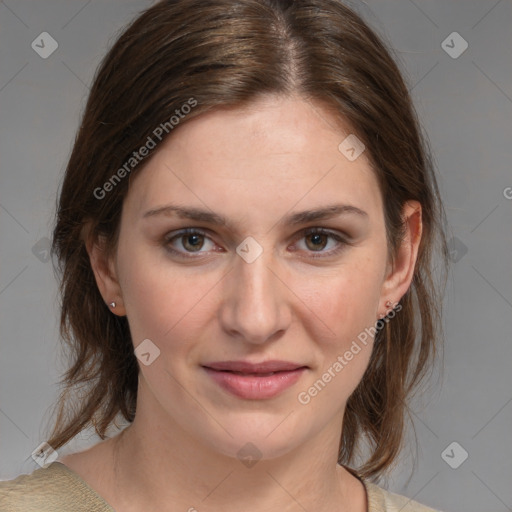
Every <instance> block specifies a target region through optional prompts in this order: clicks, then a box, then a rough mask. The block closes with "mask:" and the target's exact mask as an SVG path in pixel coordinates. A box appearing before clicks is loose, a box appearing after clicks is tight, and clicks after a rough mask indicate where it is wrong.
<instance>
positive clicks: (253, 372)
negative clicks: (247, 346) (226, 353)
mask: <svg viewBox="0 0 512 512" xmlns="http://www.w3.org/2000/svg"><path fill="white" fill-rule="evenodd" d="M202 367H203V368H204V370H205V371H206V373H207V374H208V375H209V376H210V377H211V378H212V379H213V380H214V382H216V383H217V384H218V385H219V386H220V387H221V388H222V389H223V390H224V391H227V392H229V393H230V394H232V395H234V396H236V397H238V398H244V399H247V400H262V399H268V398H273V397H274V396H277V395H278V394H280V393H281V392H283V391H284V390H285V389H287V388H289V387H290V386H292V385H293V384H295V383H296V382H297V381H298V380H299V379H300V377H301V375H302V374H303V373H304V372H305V371H306V370H307V369H308V366H305V365H300V364H296V363H291V362H288V361H266V362H263V363H249V362H247V361H221V362H215V363H209V364H208V365H203V366H202Z"/></svg>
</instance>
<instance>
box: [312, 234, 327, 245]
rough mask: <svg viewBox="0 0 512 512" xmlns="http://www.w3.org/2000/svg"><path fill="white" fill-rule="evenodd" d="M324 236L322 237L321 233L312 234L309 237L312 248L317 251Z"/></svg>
mask: <svg viewBox="0 0 512 512" xmlns="http://www.w3.org/2000/svg"><path fill="white" fill-rule="evenodd" d="M325 236H326V235H323V234H322V233H313V234H312V235H310V237H311V240H312V241H313V246H314V247H316V248H317V249H318V248H319V247H320V246H321V245H322V238H323V237H325ZM319 244H320V245H319Z"/></svg>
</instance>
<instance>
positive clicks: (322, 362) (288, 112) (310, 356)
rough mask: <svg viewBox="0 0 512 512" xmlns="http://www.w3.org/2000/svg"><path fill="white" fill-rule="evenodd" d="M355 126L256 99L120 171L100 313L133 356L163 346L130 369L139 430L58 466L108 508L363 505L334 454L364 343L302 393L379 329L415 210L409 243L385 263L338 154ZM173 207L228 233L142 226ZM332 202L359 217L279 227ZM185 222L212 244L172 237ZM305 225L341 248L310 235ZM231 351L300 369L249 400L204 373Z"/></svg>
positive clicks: (400, 278)
mask: <svg viewBox="0 0 512 512" xmlns="http://www.w3.org/2000/svg"><path fill="white" fill-rule="evenodd" d="M350 133H351V131H350V129H349V127H344V126H341V127H340V124H339V123H337V122H336V121H335V120H334V118H332V117H330V115H329V113H328V112H327V111H325V110H322V108H321V107H320V106H319V105H313V104H312V103H310V102H309V101H306V100H304V99H302V98H300V97H286V98H283V97H276V96H268V97H264V98H260V99H258V100H257V101H256V102H253V103H252V104H251V105H250V106H249V107H245V108H244V109H240V108H237V109H229V110H227V109H224V110H216V111H213V112H210V113H208V114H205V115H203V116H200V117H198V118H196V119H193V120H190V121H189V122H187V123H185V124H183V125H182V126H180V127H179V129H177V130H176V131H175V132H173V135H172V137H170V138H169V139H167V140H166V141H164V142H163V143H162V144H161V147H160V148H159V150H158V151H157V153H156V154H155V155H154V156H153V158H152V159H151V160H150V161H149V162H148V163H147V165H146V166H145V168H144V169H143V170H142V171H141V172H139V173H138V174H136V175H134V176H133V177H132V179H131V184H130V189H129V193H128V195H127V197H126V199H125V202H124V205H123V210H122V218H121V230H120V237H119V245H118V248H117V249H118V250H117V252H116V253H115V255H114V256H113V257H111V258H107V257H106V255H105V253H104V251H103V250H102V246H101V244H100V243H93V242H92V241H89V243H88V246H87V247H88V251H89V255H90V259H91V265H92V267H93V270H94V273H95V276H96V281H97V284H98V287H99V290H100V292H101V294H102V296H103V298H104V300H105V302H106V304H108V303H110V302H112V301H115V302H116V304H117V305H116V308H115V309H114V310H112V311H113V313H114V314H117V315H126V316H127V318H128V321H129V325H130V330H131V334H132V338H133V340H134V346H135V347H136V346H138V345H139V344H140V343H141V342H142V340H144V339H150V340H151V341H152V342H153V343H154V344H155V345H156V346H157V347H158V348H159V350H160V356H159V357H158V358H156V359H155V360H154V361H153V362H152V363H151V364H150V365H149V366H145V365H143V364H139V366H140V372H139V388H138V401H137V413H136V418H135V420H134V422H133V423H132V424H131V425H130V426H129V427H128V428H127V429H126V430H124V431H123V433H121V434H120V435H117V436H116V437H114V438H111V439H109V440H107V441H103V442H101V443H98V444H97V445H95V446H93V447H92V448H90V449H89V450H86V451H84V452H80V453H76V454H71V455H68V456H67V457H65V458H64V459H62V462H63V463H65V464H67V465H68V466H69V467H70V468H71V469H74V470H75V471H76V472H77V473H78V474H80V475H81V476H82V477H83V478H84V479H85V480H86V481H87V482H88V483H89V485H91V487H93V489H95V490H96V491H97V492H98V493H99V494H100V495H102V496H103V497H104V498H105V499H106V500H107V502H108V503H110V504H111V505H112V506H113V507H114V508H115V509H116V512H121V511H140V510H163V511H167V510H169V511H170V510H183V511H186V510H190V511H191V510H194V509H192V507H194V508H195V509H197V510H198V511H199V512H201V511H218V510H223V511H226V512H232V511H239V510H251V512H260V511H261V512H263V511H266V512H273V511H276V512H277V511H279V512H282V511H299V510H300V511H302V510H304V509H306V510H315V511H327V510H330V511H332V510H337V511H340V512H344V511H347V512H348V511H349V510H350V511H351V512H363V511H365V510H366V507H367V503H366V495H365V492H364V487H363V486H362V484H361V483H360V481H359V480H358V479H356V478H355V477H353V476H352V475H351V474H350V473H349V472H348V471H347V470H346V469H344V468H343V467H342V466H340V465H338V464H337V448H338V443H339V436H340V432H341V428H342V420H343V412H344V409H345V404H346V401H347V399H348V398H349V396H350V394H351V393H352V392H353V390H354V389H355V388H356V386H357V384H358V383H359V381H360V380H361V378H362V376H363V373H364V371H365V369H366V367H367V365H368V361H369V357H370V354H371V349H372V342H373V340H372V339H371V338H370V339H369V342H368V343H367V345H366V346H364V345H362V344H361V343H360V344H359V345H360V346H361V350H360V352H359V353H358V354H357V355H355V356H354V357H353V359H352V360H351V361H350V362H349V363H348V364H347V365H346V366H345V367H344V368H343V370H342V371H340V372H339V373H336V376H335V377H334V378H332V379H331V381H330V382H329V383H328V384H327V385H326V386H325V387H324V388H323V389H322V390H321V391H320V392H319V393H318V394H317V395H316V396H314V397H313V398H312V399H311V401H310V402H309V403H308V404H301V403H300V402H299V401H298V399H297V396H298V394H299V393H300V392H302V391H307V390H308V388H310V387H311V386H312V385H313V383H315V382H316V381H317V380H318V379H321V378H322V375H323V374H324V373H325V372H326V371H327V369H328V368H329V367H332V365H333V363H334V362H335V361H336V360H337V357H338V356H339V355H343V354H344V353H345V352H346V351H347V350H349V349H350V346H351V343H352V342H353V341H354V340H356V339H357V335H358V334H359V333H361V332H363V331H364V329H365V328H368V327H371V326H374V325H375V322H376V320H377V319H378V318H380V317H381V316H382V315H384V314H385V313H386V311H387V310H388V308H387V307H386V305H385V303H386V301H388V300H391V302H392V303H393V304H395V303H396V302H398V301H399V300H400V298H401V297H402V296H403V294H404V293H405V292H406V291H407V289H408V288H409V286H410V283H411V280H412V277H413V271H414V265H415V262H416V258H417V250H418V245H419V241H420V237H421V207H420V204H419V203H417V202H410V203H407V204H406V206H405V208H404V219H405V221H406V226H407V236H406V239H405V240H404V243H403V244H402V246H401V248H400V250H399V252H398V254H397V258H396V262H395V265H394V267H392V266H391V265H390V264H389V262H388V261H387V260H386V254H387V253H386V238H385V229H384V215H383V200H382V197H381V194H380V191H379V188H378V185H377V180H376V178H375V175H374V174H373V171H372V170H371V168H370V164H369V161H368V159H367V158H366V152H364V153H363V154H362V155H361V156H360V157H358V158H357V159H356V160H355V161H353V162H351V161H349V160H348V159H347V158H346V157H345V156H344V155H343V154H342V153H341V152H340V151H339V150H338V145H339V144H340V142H341V141H343V140H344V139H345V137H346V136H347V135H348V134H350ZM169 203H179V205H180V206H187V207H196V208H202V209H205V210H207V211H213V212H215V213H217V214H220V215H223V216H225V217H226V218H227V220H228V221H229V222H230V223H231V224H232V226H231V227H230V229H228V228H227V227H226V226H225V225H212V224H209V223H206V222H200V221H193V220H189V219H181V218H179V217H176V216H172V215H167V216H166V215H154V216H150V217H149V218H143V215H144V213H145V212H147V211H148V210H151V209H155V208H158V207H161V206H164V205H167V204H169ZM338 203H343V204H350V205H354V206H357V207H358V208H360V209H362V210H364V211H365V212H366V213H367V216H366V217H365V216H358V215H355V214H345V215H338V216H335V217H333V218H330V219H326V220H317V221H313V222H308V223H305V224H304V223H303V224H299V225H290V224H289V223H285V224H281V223H280V221H281V220H282V219H283V218H284V217H285V216H286V215H288V214H290V213H296V212H299V211H303V210H309V209H316V208H321V207H325V206H326V205H330V204H338ZM184 228H200V229H202V230H205V231H206V232H207V236H205V237H202V236H199V238H194V237H192V238H191V237H190V236H188V238H187V237H186V236H185V237H179V236H177V237H176V236H175V235H176V233H177V232H178V231H179V230H181V229H184ZM307 228H324V229H326V230H329V231H330V232H332V233H333V234H335V235H336V234H337V235H339V236H341V237H345V238H346V237H349V238H346V239H347V240H348V242H349V243H347V244H346V245H343V246H340V245H339V242H337V241H336V239H335V238H332V237H330V236H320V237H319V238H318V237H316V238H315V235H311V234H310V235H305V234H304V233H303V230H305V229H307ZM166 235H167V236H168V239H169V238H170V237H171V236H174V237H175V238H174V239H173V240H172V241H170V242H169V241H166V238H165V237H166ZM170 235H171V236H170ZM248 236H251V237H253V238H254V239H255V240H256V241H257V242H258V244H259V245H260V246H261V248H262V249H263V252H262V254H261V255H260V256H259V257H257V258H256V259H255V261H253V262H252V263H248V262H246V261H245V260H244V259H243V258H241V257H240V256H239V255H238V254H237V252H236V248H237V246H239V244H240V243H241V242H242V241H243V240H244V239H245V238H246V237H248ZM166 243H167V246H168V247H169V246H170V247H172V248H174V249H175V250H176V251H179V253H181V254H182V255H183V256H182V257H181V258H180V257H179V256H178V255H172V254H171V253H170V252H168V251H167V250H166ZM194 244H195V245H194ZM337 247H341V250H340V251H339V252H338V253H336V254H335V253H334V250H335V249H336V248H337ZM187 251H188V252H187ZM194 251H196V252H194ZM197 251H198V252H197ZM187 254H188V255H191V256H192V257H194V258H189V259H187ZM315 255H316V256H320V257H317V258H314V256H315ZM397 314H400V313H397ZM240 359H247V360H250V361H253V362H256V361H258V362H259V361H264V360H269V359H282V360H287V361H293V362H297V363H300V364H301V365H307V366H308V369H307V370H306V372H305V373H303V375H302V376H301V377H300V380H299V381H298V382H297V383H296V384H294V385H293V386H292V387H290V388H288V389H286V390H285V391H284V392H282V393H281V394H279V395H278V396H276V397H274V398H271V399H266V400H248V399H242V398H238V397H235V396H233V395H231V394H229V393H228V392H226V391H224V390H223V389H221V388H220V387H219V386H218V385H217V384H216V383H215V382H214V381H213V380H212V379H211V378H210V377H209V376H208V375H207V374H206V373H205V372H204V370H203V369H202V368H201V365H203V364H206V363H208V362H212V361H219V360H240ZM249 441H250V442H252V443H253V444H254V445H256V446H257V448H258V450H259V451H260V453H261V457H262V458H261V459H260V460H259V461H258V462H257V463H256V464H255V465H254V466H252V467H246V466H245V465H243V464H242V463H241V462H240V460H239V459H238V457H237V452H238V451H239V450H240V449H241V448H242V447H243V446H244V445H245V444H246V443H247V442H249Z"/></svg>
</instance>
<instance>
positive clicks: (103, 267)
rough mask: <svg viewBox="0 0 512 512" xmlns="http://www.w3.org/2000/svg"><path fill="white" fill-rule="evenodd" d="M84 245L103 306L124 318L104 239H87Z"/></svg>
mask: <svg viewBox="0 0 512 512" xmlns="http://www.w3.org/2000/svg"><path fill="white" fill-rule="evenodd" d="M85 245H86V249H87V253H88V255H89V261H90V264H91V268H92V271H93V273H94V277H95V280H96V285H97V286H98V289H99V291H100V294H101V296H102V297H103V300H104V301H105V304H106V305H107V307H109V308H110V310H111V311H112V312H113V313H114V308H115V314H116V315H118V316H124V315H125V314H126V312H125V309H124V306H123V302H122V293H121V287H120V285H119V281H118V278H117V274H116V269H115V265H114V262H113V259H112V258H111V257H109V256H108V254H107V251H106V250H105V247H106V244H105V239H104V238H103V237H98V239H96V240H93V239H92V238H88V239H87V241H86V243H85Z"/></svg>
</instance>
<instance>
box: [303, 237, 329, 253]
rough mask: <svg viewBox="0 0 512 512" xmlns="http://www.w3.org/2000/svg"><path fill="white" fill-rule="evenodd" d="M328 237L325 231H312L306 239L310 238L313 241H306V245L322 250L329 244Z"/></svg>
mask: <svg viewBox="0 0 512 512" xmlns="http://www.w3.org/2000/svg"><path fill="white" fill-rule="evenodd" d="M328 239H329V236H328V235H325V234H323V233H310V234H309V235H307V236H306V240H309V241H310V242H311V243H307V242H306V245H307V246H308V249H311V250H312V251H317V250H322V249H324V248H325V246H326V245H327V241H328Z"/></svg>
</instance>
